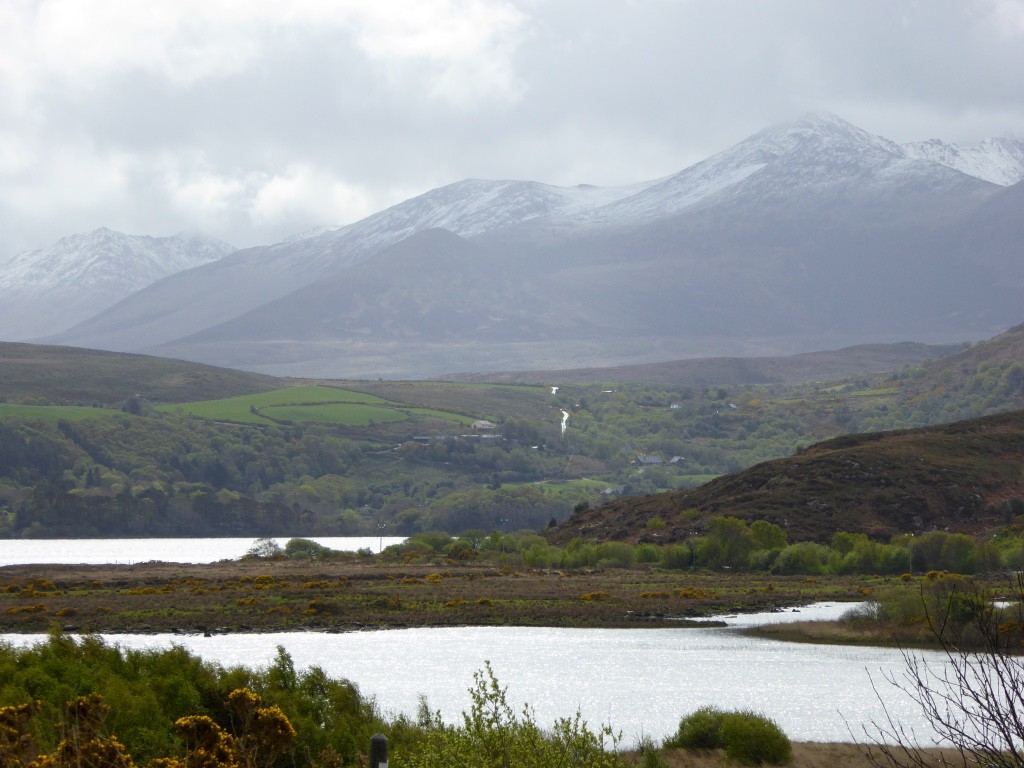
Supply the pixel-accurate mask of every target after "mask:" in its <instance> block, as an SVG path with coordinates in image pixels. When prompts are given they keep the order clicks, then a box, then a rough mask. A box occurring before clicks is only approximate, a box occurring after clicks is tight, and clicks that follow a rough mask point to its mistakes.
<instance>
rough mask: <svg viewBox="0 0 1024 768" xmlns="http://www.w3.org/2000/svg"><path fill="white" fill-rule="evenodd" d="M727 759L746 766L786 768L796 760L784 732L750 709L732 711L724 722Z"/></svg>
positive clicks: (723, 734)
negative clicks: (783, 767)
mask: <svg viewBox="0 0 1024 768" xmlns="http://www.w3.org/2000/svg"><path fill="white" fill-rule="evenodd" d="M722 741H723V742H724V743H725V756H726V757H727V758H728V759H729V760H730V761H735V762H737V763H742V764H744V765H764V764H766V763H767V764H768V765H783V764H785V763H788V762H789V761H790V760H792V759H793V746H792V744H790V741H789V737H787V736H786V734H785V733H783V732H782V729H781V728H779V726H778V725H777V724H776V723H775V721H774V720H770V719H768V718H767V717H764V716H763V715H759V714H757V713H756V712H751V711H749V710H742V711H739V712H731V713H729V714H728V715H726V716H725V718H724V719H723V720H722Z"/></svg>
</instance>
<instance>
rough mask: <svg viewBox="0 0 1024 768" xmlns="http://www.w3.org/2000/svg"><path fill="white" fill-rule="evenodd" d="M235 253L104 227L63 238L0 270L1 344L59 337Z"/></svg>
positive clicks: (205, 242)
mask: <svg viewBox="0 0 1024 768" xmlns="http://www.w3.org/2000/svg"><path fill="white" fill-rule="evenodd" d="M234 250H235V248H234V246H231V245H228V244H227V243H225V242H222V241H220V240H215V239H213V238H209V237H201V236H199V235H175V236H173V237H149V236H144V235H126V234H124V233H121V232H115V231H113V230H111V229H108V228H106V227H101V228H100V229H96V230H93V231H92V232H86V233H83V234H79V235H71V236H69V237H63V238H61V239H60V240H58V241H57V242H56V243H54V244H53V245H52V246H50V247H48V248H42V249H39V250H35V251H27V252H25V253H21V254H18V255H17V256H15V257H13V258H12V259H10V260H9V261H7V262H6V263H4V264H2V265H0V338H4V339H6V340H15V341H16V340H21V339H25V338H29V337H30V336H42V335H45V334H47V333H53V332H56V331H60V330H63V329H64V328H67V327H68V326H69V325H72V324H75V323H78V322H80V321H82V320H84V319H86V318H88V317H91V316H92V315H94V314H96V312H98V311H100V310H102V309H106V308H107V307H108V306H111V305H113V304H115V303H116V302H118V301H120V300H121V299H123V298H124V297H126V296H128V295H130V294H132V293H134V292H135V291H138V290H139V289H141V288H145V287H146V286H147V285H150V284H151V283H154V282H156V281H157V280H159V279H161V278H163V277H167V276H169V275H173V274H175V273H177V272H181V271H183V270H187V269H191V268H193V267H198V266H201V265H203V264H208V263H209V262H211V261H216V260H217V259H220V258H222V257H224V256H226V255H227V254H229V253H231V252H233V251H234ZM41 310H42V311H41Z"/></svg>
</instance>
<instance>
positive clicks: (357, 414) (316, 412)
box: [261, 403, 409, 427]
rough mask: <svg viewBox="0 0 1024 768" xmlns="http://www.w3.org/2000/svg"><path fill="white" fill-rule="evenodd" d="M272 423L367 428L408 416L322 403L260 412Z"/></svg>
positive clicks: (371, 407) (390, 410)
mask: <svg viewBox="0 0 1024 768" xmlns="http://www.w3.org/2000/svg"><path fill="white" fill-rule="evenodd" d="M261 412H262V413H263V414H265V415H266V416H267V417H268V418H271V419H273V420H274V421H292V422H315V423H319V424H339V425H342V426H346V427H367V426H369V425H370V424H375V423H379V422H395V421H405V420H406V419H408V418H409V416H408V414H405V413H402V412H401V411H398V410H395V409H394V408H381V407H380V406H375V405H360V404H358V403H323V404H319V405H276V406H272V407H270V408H264V409H263V410H262V411H261Z"/></svg>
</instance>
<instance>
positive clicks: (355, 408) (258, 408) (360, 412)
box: [157, 386, 473, 427]
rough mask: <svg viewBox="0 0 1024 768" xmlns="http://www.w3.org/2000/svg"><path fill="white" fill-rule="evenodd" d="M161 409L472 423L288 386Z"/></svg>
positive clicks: (225, 415)
mask: <svg viewBox="0 0 1024 768" xmlns="http://www.w3.org/2000/svg"><path fill="white" fill-rule="evenodd" d="M157 410H159V411H162V412H165V413H175V414H184V415H188V416H196V417H198V418H202V419H210V420H213V421H231V422H237V423H241V424H268V423H270V422H290V423H305V424H331V425H335V426H344V427H367V426H371V425H380V424H394V423H397V422H401V421H407V420H409V419H410V418H411V417H418V418H427V419H440V420H442V421H448V422H456V423H459V424H470V423H472V421H473V419H472V418H471V417H469V416H465V415H463V414H456V413H451V412H449V411H443V410H439V409H436V408H424V407H417V406H412V405H410V404H406V403H402V402H395V401H391V400H385V399H384V398H382V397H378V396H377V395H371V394H368V393H366V392H356V391H354V390H351V389H342V388H340V387H325V386H298V387H285V388H283V389H275V390H272V391H270V392H262V393H255V394H252V395H242V396H239V397H229V398H224V399H221V400H203V401H199V402H194V403H177V404H174V405H161V406H159V407H158V408H157Z"/></svg>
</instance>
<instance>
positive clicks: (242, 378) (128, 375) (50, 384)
mask: <svg viewBox="0 0 1024 768" xmlns="http://www.w3.org/2000/svg"><path fill="white" fill-rule="evenodd" d="M284 384H285V382H284V381H283V380H281V379H275V378H273V377H271V376H264V375H261V374H256V373H245V372H243V371H233V370H231V369H228V368H216V367H214V366H210V365H202V364H199V363H189V362H185V361H183V360H169V359H165V358H159V357H149V356H146V355H131V354H124V353H120V352H103V351H100V350H95V349H78V348H75V347H55V346H44V345H39V344H19V343H12V342H0V398H2V399H3V400H4V401H6V402H11V403H16V402H20V403H31V404H40V405H42V404H58V405H59V404H66V403H81V404H85V405H92V404H104V405H118V404H120V403H122V402H124V400H126V399H127V398H129V397H131V396H132V395H136V394H138V395H142V396H143V397H144V398H145V399H146V400H150V401H153V402H161V403H179V402H184V401H186V400H210V399H213V398H218V397H230V396H232V395H241V394H246V393H249V392H264V391H267V390H270V389H274V388H276V387H281V386H284Z"/></svg>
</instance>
